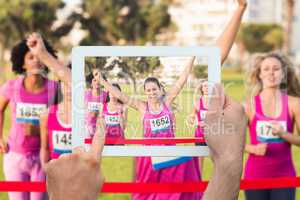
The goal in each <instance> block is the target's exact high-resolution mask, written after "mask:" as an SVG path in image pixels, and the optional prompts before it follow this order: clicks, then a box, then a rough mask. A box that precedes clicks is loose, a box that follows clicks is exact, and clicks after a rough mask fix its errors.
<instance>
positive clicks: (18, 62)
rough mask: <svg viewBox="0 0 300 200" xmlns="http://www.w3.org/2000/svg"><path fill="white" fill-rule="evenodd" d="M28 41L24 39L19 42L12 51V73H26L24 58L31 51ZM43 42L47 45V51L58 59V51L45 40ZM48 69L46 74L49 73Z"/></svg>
mask: <svg viewBox="0 0 300 200" xmlns="http://www.w3.org/2000/svg"><path fill="white" fill-rule="evenodd" d="M26 42H27V40H26V39H24V40H22V41H21V42H19V43H18V44H16V45H15V46H14V47H13V49H12V51H11V57H10V61H11V62H12V71H13V72H15V73H16V74H22V73H24V72H25V71H26V70H25V69H24V68H23V65H24V58H25V55H26V53H27V52H28V51H30V50H29V48H28V46H27V44H26ZM43 42H44V44H45V47H46V49H47V51H48V52H49V53H50V54H51V55H52V56H54V57H55V58H57V56H56V51H55V50H54V49H53V48H52V46H50V44H49V43H48V42H47V41H46V40H44V39H43ZM48 71H49V70H48V68H47V67H46V72H47V73H48Z"/></svg>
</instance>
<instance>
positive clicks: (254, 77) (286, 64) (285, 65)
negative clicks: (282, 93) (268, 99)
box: [247, 52, 300, 97]
mask: <svg viewBox="0 0 300 200" xmlns="http://www.w3.org/2000/svg"><path fill="white" fill-rule="evenodd" d="M267 58H275V59H277V60H278V61H279V62H280V63H281V68H282V71H283V73H284V78H283V79H282V82H281V83H280V90H286V91H287V94H288V95H290V96H295V97H300V84H299V80H298V79H297V76H296V72H295V69H294V67H293V65H292V63H291V61H290V60H289V59H288V58H287V57H286V56H284V55H281V54H279V53H275V52H271V53H267V54H264V55H257V56H256V57H255V59H254V61H253V63H252V65H251V67H250V71H249V73H248V74H249V76H248V81H247V83H248V84H247V85H248V92H251V93H252V94H253V93H254V95H257V94H259V93H260V92H261V91H262V89H263V87H262V82H261V80H260V77H259V75H260V70H261V64H262V62H263V61H264V60H265V59H267ZM248 94H250V93H248Z"/></svg>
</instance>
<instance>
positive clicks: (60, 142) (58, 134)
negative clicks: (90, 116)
mask: <svg viewBox="0 0 300 200" xmlns="http://www.w3.org/2000/svg"><path fill="white" fill-rule="evenodd" d="M52 143H53V149H54V152H56V153H60V154H61V153H71V151H72V134H71V132H68V131H53V132H52Z"/></svg>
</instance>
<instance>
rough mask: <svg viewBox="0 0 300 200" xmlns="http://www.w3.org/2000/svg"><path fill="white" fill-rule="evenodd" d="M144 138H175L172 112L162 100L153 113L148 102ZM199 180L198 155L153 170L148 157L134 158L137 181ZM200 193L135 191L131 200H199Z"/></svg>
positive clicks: (144, 119)
mask: <svg viewBox="0 0 300 200" xmlns="http://www.w3.org/2000/svg"><path fill="white" fill-rule="evenodd" d="M143 124H144V137H146V138H147V137H148V138H149V137H175V135H174V129H173V127H174V126H173V124H174V115H173V113H172V112H171V111H170V109H169V108H168V107H167V106H166V104H165V103H162V111H161V112H160V113H157V114H154V113H151V112H150V110H149V106H148V105H147V108H146V112H145V113H144V118H143ZM199 180H201V174H200V170H199V163H198V158H193V159H191V160H189V161H187V162H184V163H182V164H179V165H175V166H172V167H167V168H164V169H160V170H154V169H153V166H152V162H151V158H150V157H137V158H136V182H143V183H170V182H173V183H174V182H177V183H180V182H191V181H199ZM201 197H202V193H199V192H191V193H134V194H133V198H132V199H133V200H170V199H172V200H198V199H201Z"/></svg>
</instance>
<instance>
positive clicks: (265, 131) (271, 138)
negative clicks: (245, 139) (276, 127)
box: [256, 121, 287, 143]
mask: <svg viewBox="0 0 300 200" xmlns="http://www.w3.org/2000/svg"><path fill="white" fill-rule="evenodd" d="M277 123H279V124H280V125H281V126H282V127H283V129H284V131H286V130H287V125H286V122H285V121H277ZM256 135H257V140H258V141H259V142H266V143H272V142H283V141H284V140H283V139H281V138H280V137H279V136H275V135H273V134H272V126H271V123H270V121H257V123H256Z"/></svg>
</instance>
